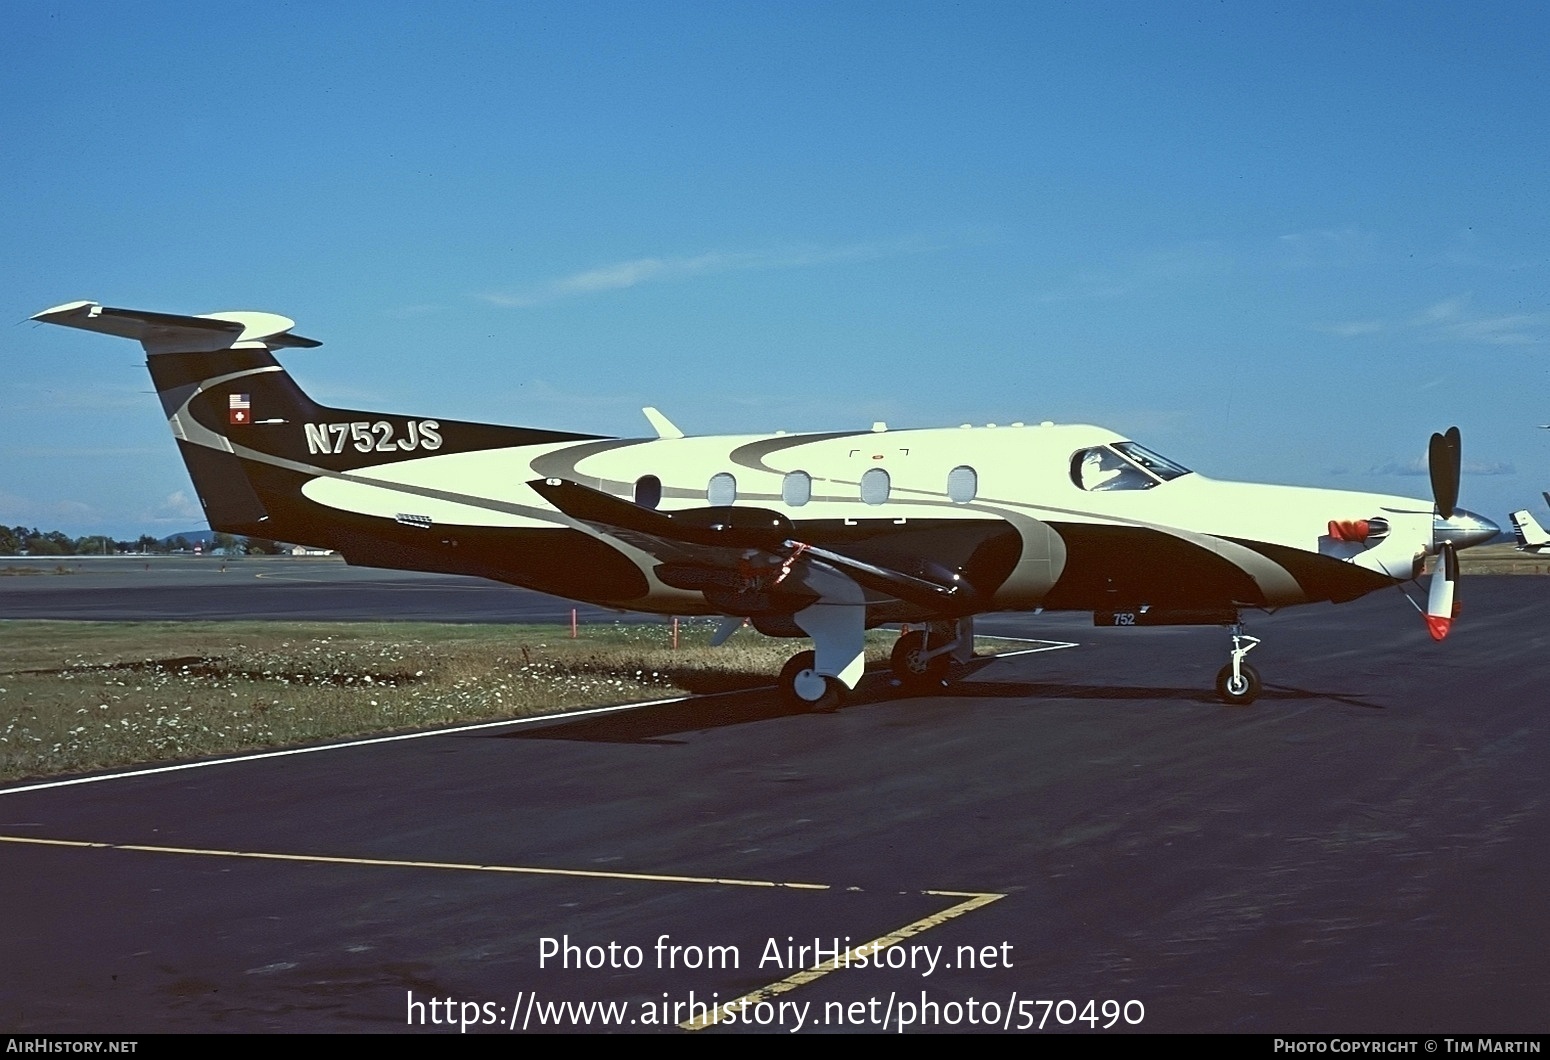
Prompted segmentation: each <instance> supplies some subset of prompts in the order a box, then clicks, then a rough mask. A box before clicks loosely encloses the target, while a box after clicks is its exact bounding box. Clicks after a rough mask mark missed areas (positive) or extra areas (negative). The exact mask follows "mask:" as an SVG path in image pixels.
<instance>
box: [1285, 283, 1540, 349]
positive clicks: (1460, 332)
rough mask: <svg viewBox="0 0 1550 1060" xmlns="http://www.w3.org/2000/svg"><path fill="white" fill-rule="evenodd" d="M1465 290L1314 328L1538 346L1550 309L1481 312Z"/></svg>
mask: <svg viewBox="0 0 1550 1060" xmlns="http://www.w3.org/2000/svg"><path fill="white" fill-rule="evenodd" d="M1471 302H1472V297H1471V296H1470V295H1467V294H1463V295H1455V296H1453V297H1451V298H1444V299H1442V300H1441V301H1439V302H1434V303H1433V304H1431V305H1429V306H1426V307H1425V308H1423V309H1421V310H1420V311H1418V312H1416V313H1413V314H1411V315H1410V316H1409V317H1406V318H1403V319H1381V318H1380V319H1376V320H1348V321H1340V322H1337V323H1333V324H1323V325H1318V326H1317V327H1315V329H1314V330H1316V331H1321V332H1324V333H1325V334H1328V335H1337V336H1339V337H1341V338H1348V339H1349V338H1358V337H1360V336H1363V335H1382V334H1392V335H1402V336H1405V337H1407V338H1413V339H1414V340H1415V341H1417V342H1456V343H1463V344H1465V345H1470V346H1539V345H1543V344H1544V342H1545V340H1546V329H1547V328H1550V313H1502V314H1494V315H1493V314H1483V313H1477V312H1475V311H1474V310H1473V309H1472V308H1471Z"/></svg>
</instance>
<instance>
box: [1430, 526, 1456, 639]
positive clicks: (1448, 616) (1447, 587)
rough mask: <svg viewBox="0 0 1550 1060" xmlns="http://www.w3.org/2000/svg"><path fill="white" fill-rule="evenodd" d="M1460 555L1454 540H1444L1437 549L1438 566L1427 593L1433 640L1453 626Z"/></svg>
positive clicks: (1440, 636) (1433, 573) (1445, 634)
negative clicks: (1454, 546) (1454, 545)
mask: <svg viewBox="0 0 1550 1060" xmlns="http://www.w3.org/2000/svg"><path fill="white" fill-rule="evenodd" d="M1458 580H1459V557H1458V552H1457V551H1456V550H1455V549H1454V548H1453V542H1451V541H1444V542H1443V543H1442V545H1441V546H1439V547H1438V549H1437V567H1436V569H1435V570H1433V571H1432V585H1431V588H1430V589H1429V590H1427V593H1426V629H1427V632H1429V633H1430V634H1431V635H1432V639H1433V640H1441V639H1442V638H1443V637H1446V636H1447V635H1448V630H1449V629H1450V628H1451V627H1452V626H1453V616H1454V614H1455V612H1456V610H1457V606H1458V605H1457V604H1456V603H1455V602H1454V598H1453V596H1454V591H1455V590H1456V589H1457V588H1458Z"/></svg>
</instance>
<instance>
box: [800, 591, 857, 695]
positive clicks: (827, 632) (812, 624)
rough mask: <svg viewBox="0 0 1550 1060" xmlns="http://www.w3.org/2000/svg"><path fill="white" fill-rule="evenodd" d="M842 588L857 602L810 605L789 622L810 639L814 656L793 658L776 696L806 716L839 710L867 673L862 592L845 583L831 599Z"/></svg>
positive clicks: (832, 594) (810, 653)
mask: <svg viewBox="0 0 1550 1060" xmlns="http://www.w3.org/2000/svg"><path fill="white" fill-rule="evenodd" d="M845 587H849V589H851V590H853V593H854V597H855V602H854V603H852V602H843V603H832V604H831V603H821V604H813V605H812V606H811V607H807V608H804V609H803V610H801V611H798V612H797V613H796V614H794V615H792V616H791V619H792V621H793V622H795V623H796V625H797V628H799V629H800V630H802V632H804V633H806V634H807V635H808V636H809V637H812V638H813V650H812V651H804V652H798V653H797V654H796V655H793V656H792V657H791V659H790V660H789V661H788V662H787V663H786V665H785V667H784V668H783V669H782V670H781V671H780V691H781V694H782V695H783V696H785V697H786V702H788V703H790V704H791V705H792V706H794V707H797V708H800V709H804V710H817V711H831V710H838V709H839V706H840V704H841V703H842V702H843V701H844V699H845V693H846V692H848V691H850V690H851V689H852V688H855V687H856V682H857V681H859V680H861V671H862V670H863V669H865V668H866V605H865V604H864V603H863V601H862V599H861V590H860V589H859V588H856V587H855V583H853V582H850V581H849V580H848V579H846V580H844V581H843V582H842V583H837V588H835V589H832V590H831V592H830V595H831V597H834V596H840V591H841V590H843V589H844V588H845Z"/></svg>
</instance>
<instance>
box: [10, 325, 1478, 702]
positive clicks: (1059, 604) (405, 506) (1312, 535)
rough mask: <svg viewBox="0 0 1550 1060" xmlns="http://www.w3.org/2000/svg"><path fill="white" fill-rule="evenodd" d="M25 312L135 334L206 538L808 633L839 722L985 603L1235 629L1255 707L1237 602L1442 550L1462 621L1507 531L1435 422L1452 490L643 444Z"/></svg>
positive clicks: (1102, 434)
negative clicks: (886, 661)
mask: <svg viewBox="0 0 1550 1060" xmlns="http://www.w3.org/2000/svg"><path fill="white" fill-rule="evenodd" d="M33 319H35V320H40V321H44V322H47V323H50V324H62V325H65V326H68V327H74V328H82V329H84V330H87V331H97V332H102V333H104V334H109V335H117V336H121V337H124V338H130V339H135V340H137V341H139V342H140V344H141V345H142V346H143V347H144V348H145V351H146V353H147V355H148V357H147V361H148V366H149V368H150V372H151V377H152V379H153V380H154V382H155V385H156V390H157V393H158V394H159V395H160V397H161V401H162V407H163V409H164V410H165V412H166V415H167V420H168V423H169V425H170V426H171V428H172V433H173V435H174V437H175V438H176V439H177V442H178V447H179V448H180V449H181V450H182V453H183V459H184V461H185V462H186V463H187V465H188V470H189V474H190V475H191V477H192V478H193V482H194V486H195V489H196V490H197V491H198V493H199V498H200V501H201V503H202V504H203V505H204V510H205V514H206V516H207V518H208V519H209V522H210V526H211V527H212V528H214V529H216V530H223V531H226V532H229V533H233V534H246V535H252V536H258V537H266V538H272V539H280V540H286V541H294V542H300V543H305V544H310V545H316V546H321V547H326V548H331V549H335V550H337V551H338V552H339V553H341V554H342V555H343V556H344V558H345V559H346V560H347V561H348V562H350V563H353V564H359V565H364V566H375V567H393V568H403V569H411V570H426V571H440V572H447V573H453V574H467V575H476V576H479V577H484V578H491V579H494V580H497V581H501V582H506V583H509V584H512V585H518V586H522V587H525V588H529V589H536V590H539V591H541V592H545V593H551V594H554V595H556V596H563V597H567V598H570V599H573V600H579V601H586V602H589V603H594V604H600V605H604V606H607V607H612V608H619V609H623V610H631V611H640V612H650V613H656V614H664V615H720V616H725V617H727V618H728V619H729V621H728V622H727V623H726V624H724V626H723V634H724V635H730V633H731V632H732V631H733V630H734V629H736V628H737V626H738V625H740V624H741V623H742V621H743V620H744V619H747V620H750V621H751V622H752V624H753V625H754V626H755V627H756V628H757V629H759V630H760V631H761V632H763V633H765V634H768V635H771V636H777V637H800V636H807V637H811V638H812V640H813V644H814V647H813V650H811V651H803V652H800V653H798V654H797V655H795V656H794V657H793V658H792V659H791V661H790V662H789V663H788V664H787V665H786V667H785V669H784V670H783V671H782V673H781V675H780V686H781V688H782V690H783V692H784V693H785V694H786V695H787V696H788V697H789V698H790V699H791V700H793V701H794V702H796V703H798V704H805V705H807V706H810V707H812V708H814V709H832V708H833V707H835V706H837V705H838V704H839V702H840V700H841V699H842V698H843V696H844V694H845V692H846V691H847V690H849V689H852V688H854V687H855V685H856V682H857V681H858V679H859V678H860V676H861V672H862V666H863V639H864V634H865V631H866V630H867V629H868V628H871V627H874V626H879V625H885V624H891V623H908V624H909V625H910V626H911V627H912V628H914V629H915V630H916V632H912V633H910V634H907V635H905V636H903V637H901V638H900V640H899V643H898V646H897V648H896V649H895V651H894V655H893V668H894V672H895V674H896V676H897V677H898V678H899V679H900V681H901V682H902V683H903V684H904V685H906V686H907V687H916V688H919V687H932V686H934V687H940V686H941V684H942V683H943V682H944V681H945V680H946V679H948V678H949V677H951V676H952V673H953V672H954V670H955V668H956V666H957V665H958V664H962V663H964V662H966V661H967V660H968V659H969V658H970V657H971V656H972V653H973V620H974V616H975V615H977V614H982V613H985V612H990V611H1033V610H1039V609H1045V610H1066V611H1090V612H1092V613H1093V615H1094V620H1095V622H1096V623H1098V624H1102V625H1119V626H1131V625H1134V626H1149V625H1168V624H1199V625H1221V626H1226V627H1229V628H1230V631H1231V638H1232V649H1231V654H1230V658H1229V661H1228V663H1227V665H1225V666H1224V667H1222V670H1221V672H1220V674H1219V675H1218V677H1217V682H1216V687H1217V691H1218V692H1219V693H1220V695H1221V696H1222V698H1223V699H1225V700H1226V701H1228V702H1229V703H1248V702H1251V701H1252V700H1253V699H1254V698H1255V696H1256V695H1258V693H1259V690H1260V679H1259V675H1258V674H1257V673H1255V671H1254V669H1253V667H1251V666H1249V665H1248V664H1247V663H1246V662H1245V661H1244V656H1245V655H1246V654H1247V653H1248V652H1249V650H1250V649H1252V648H1253V647H1254V646H1255V645H1256V644H1257V643H1259V642H1258V640H1257V639H1256V638H1254V637H1251V636H1248V635H1247V634H1246V633H1245V632H1244V630H1243V626H1242V617H1243V615H1244V613H1245V612H1252V611H1265V612H1269V611H1274V610H1276V609H1278V608H1282V607H1287V606H1291V605H1293V604H1304V603H1312V602H1316V601H1331V602H1336V603H1338V602H1341V601H1346V600H1353V599H1356V598H1357V597H1359V596H1362V595H1365V594H1366V593H1370V592H1372V591H1374V590H1376V589H1380V588H1386V587H1388V586H1392V585H1396V584H1401V583H1403V582H1407V581H1410V580H1413V579H1415V578H1417V577H1418V576H1419V574H1420V573H1421V570H1422V564H1423V562H1424V560H1425V558H1426V557H1427V556H1428V555H1433V556H1436V557H1437V564H1436V574H1434V576H1433V577H1432V580H1431V587H1430V592H1429V598H1428V603H1427V606H1426V608H1425V613H1426V621H1427V624H1428V627H1429V629H1430V630H1431V632H1432V635H1433V637H1435V638H1437V639H1439V640H1440V639H1441V638H1442V637H1443V636H1444V635H1446V633H1447V630H1448V627H1449V624H1450V623H1451V621H1452V619H1453V614H1454V607H1453V590H1454V585H1455V583H1456V581H1457V577H1458V561H1457V554H1456V553H1457V550H1458V549H1461V548H1467V547H1469V546H1470V545H1474V544H1479V543H1481V542H1483V541H1487V540H1489V539H1491V538H1492V537H1493V536H1495V534H1496V532H1497V527H1496V526H1495V524H1493V523H1492V522H1491V521H1490V520H1488V519H1484V518H1481V517H1480V516H1478V515H1474V514H1472V513H1471V512H1468V511H1465V510H1463V509H1461V508H1458V507H1457V500H1458V485H1459V467H1460V458H1459V436H1458V430H1457V429H1456V428H1454V429H1451V430H1449V431H1448V433H1447V434H1446V435H1442V434H1438V435H1433V436H1432V445H1431V453H1430V458H1431V473H1432V489H1433V494H1434V500H1432V501H1422V500H1413V499H1410V498H1405V497H1392V496H1386V495H1382V494H1374V493H1355V492H1343V491H1335V490H1324V489H1306V488H1298V487H1289V486H1270V485H1253V484H1248V483H1239V482H1218V481H1214V480H1212V479H1208V478H1206V477H1205V476H1203V475H1200V474H1197V473H1194V472H1192V471H1190V470H1189V469H1188V468H1185V467H1182V466H1180V465H1179V464H1177V463H1175V462H1174V461H1172V460H1169V459H1167V458H1166V457H1163V456H1160V455H1158V454H1157V453H1154V452H1152V451H1150V450H1148V449H1146V448H1144V447H1142V446H1141V445H1138V444H1137V443H1135V442H1133V441H1131V440H1129V439H1127V438H1125V437H1124V436H1123V435H1119V434H1115V433H1113V432H1112V431H1107V430H1104V429H1102V428H1100V427H1091V426H1067V425H1061V426H1057V425H1055V424H1052V423H1041V424H1038V425H1035V426H1025V425H1023V424H1012V425H1011V426H1004V427H993V428H992V427H982V428H968V427H965V428H947V429H929V430H888V429H887V428H886V427H885V426H884V425H882V424H877V425H874V427H873V428H872V429H871V430H869V431H835V432H830V433H824V434H784V433H777V434H749V435H732V436H715V437H685V436H684V435H683V433H682V432H681V431H679V430H678V429H677V428H676V427H674V426H673V424H672V423H671V422H670V421H669V420H668V419H667V418H666V417H664V416H663V415H662V414H661V413H659V412H657V411H656V410H655V409H646V410H644V411H645V413H646V416H647V419H648V420H649V421H650V423H651V424H652V427H653V428H654V430H655V432H656V437H652V438H630V439H621V438H603V437H598V436H594V435H584V434H568V433H563V432H559V431H547V430H534V429H528V428H521V427H505V426H495V425H489V424H482V423H466V422H460V421H455V420H447V419H441V418H436V419H430V418H425V417H413V416H402V415H396V414H384V413H378V412H361V411H356V410H353V409H339V408H327V407H324V406H322V405H318V404H316V403H314V402H313V401H312V400H311V399H310V398H308V397H307V395H306V394H304V393H302V391H301V389H300V388H299V387H298V386H297V385H296V383H295V382H294V381H293V380H292V379H291V377H290V375H289V374H288V373H287V372H286V371H285V369H284V368H282V367H281V366H280V365H279V364H278V363H277V362H276V360H275V358H274V351H275V350H277V349H284V348H290V347H313V346H317V345H319V343H318V342H317V341H315V340H313V339H307V338H303V337H301V336H299V335H295V334H293V333H292V332H291V328H292V327H293V326H294V322H293V321H291V320H289V319H287V318H286V317H282V316H278V315H275V314H272V313H253V312H231V313H210V314H205V315H202V316H180V315H172V314H166V313H152V312H144V311H140V310H131V309H113V308H109V307H105V306H102V305H99V304H97V303H94V302H72V303H70V304H68V305H62V306H58V307H56V308H53V309H49V310H45V311H44V312H42V313H39V314H37V316H35V317H34V318H33Z"/></svg>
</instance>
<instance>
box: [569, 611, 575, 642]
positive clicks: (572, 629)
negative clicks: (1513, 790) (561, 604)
mask: <svg viewBox="0 0 1550 1060" xmlns="http://www.w3.org/2000/svg"><path fill="white" fill-rule="evenodd" d="M570 639H571V640H575V639H576V609H575V608H574V607H573V608H571V609H570Z"/></svg>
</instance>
